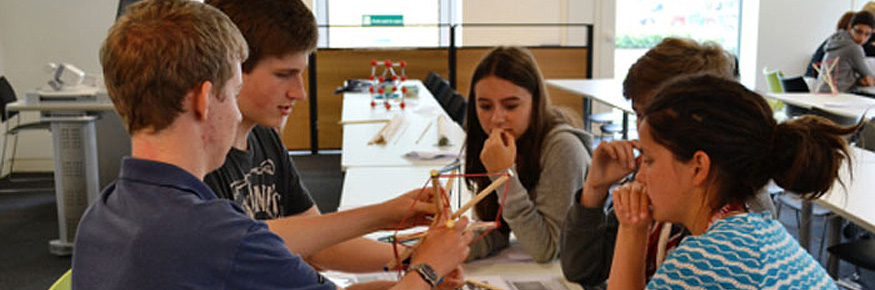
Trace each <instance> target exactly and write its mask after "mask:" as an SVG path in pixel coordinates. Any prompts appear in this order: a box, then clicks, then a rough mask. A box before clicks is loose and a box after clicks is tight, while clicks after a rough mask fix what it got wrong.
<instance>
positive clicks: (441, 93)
mask: <svg viewBox="0 0 875 290" xmlns="http://www.w3.org/2000/svg"><path fill="white" fill-rule="evenodd" d="M454 92H455V90H453V88H451V87H450V83H449V82H447V81H445V80H443V79H441V80H440V81H438V84H437V86H436V87H435V90H434V91H432V92H431V95H432V96H434V98H435V100H437V102H438V103H439V104H440V105H441V108H446V106H447V104H448V103H449V101H450V97H452V96H453V93H454Z"/></svg>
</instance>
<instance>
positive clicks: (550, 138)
mask: <svg viewBox="0 0 875 290" xmlns="http://www.w3.org/2000/svg"><path fill="white" fill-rule="evenodd" d="M542 150H543V152H542V154H541V174H540V180H539V181H538V184H537V185H535V188H534V190H533V191H534V192H533V193H534V195H535V198H534V199H531V198H530V195H529V192H528V191H527V190H526V188H525V187H523V184H522V183H521V182H520V180H519V177H518V176H514V177H513V178H511V179H510V180H509V181H508V183H507V184H508V186H509V188H508V192H507V201H505V203H504V208H503V210H502V213H501V216H502V218H504V220H505V221H506V222H507V225H508V226H509V227H510V229H511V231H512V232H513V233H514V235H515V236H516V237H517V240H518V241H519V243H520V245H521V246H522V247H523V249H525V250H526V252H528V253H529V254H530V255H532V258H534V260H535V261H536V262H539V263H544V262H549V261H551V260H553V259H555V258H556V257H557V256H558V255H559V236H560V232H561V229H562V224H563V222H564V220H565V215H566V212H567V211H568V207H569V206H570V205H571V204H572V203H574V201H573V198H574V195H575V193H577V192H579V191H580V190H581V189H582V188H583V180H584V176H586V172H587V170H588V169H589V164H590V161H591V160H592V136H590V135H589V133H586V132H584V131H582V130H579V129H575V128H573V127H571V126H568V125H559V126H556V127H555V128H553V129H552V130H550V132H548V133H547V136H546V137H545V138H544V146H542ZM512 169H513V170H514V171H516V170H515V169H516V168H512ZM494 179H497V177H496V178H493V180H494ZM502 188H503V187H499V189H498V190H496V192H497V193H499V194H501V193H502V191H501V189H502ZM508 239H509V237H508V236H507V235H504V234H502V233H500V232H499V231H497V230H495V231H492V232H491V233H490V234H489V235H487V236H485V237H484V238H483V239H482V240H480V241H479V242H477V243H475V244H474V245H473V246H471V254H470V256H469V259H472V260H473V259H478V258H482V257H485V256H488V255H490V254H492V253H495V252H497V251H498V250H501V249H504V248H506V247H507V246H508Z"/></svg>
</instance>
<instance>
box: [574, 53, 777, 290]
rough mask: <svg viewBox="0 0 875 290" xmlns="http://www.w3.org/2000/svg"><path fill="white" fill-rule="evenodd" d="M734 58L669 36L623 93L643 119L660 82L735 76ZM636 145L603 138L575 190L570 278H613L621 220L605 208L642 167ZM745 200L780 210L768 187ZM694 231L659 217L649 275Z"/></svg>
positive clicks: (755, 208)
mask: <svg viewBox="0 0 875 290" xmlns="http://www.w3.org/2000/svg"><path fill="white" fill-rule="evenodd" d="M734 62H735V58H734V57H733V56H732V55H731V54H730V53H729V52H727V51H725V50H723V48H721V47H720V46H719V45H717V44H716V43H713V42H704V43H698V42H696V41H694V40H691V39H685V38H673V37H669V38H665V39H663V40H662V41H661V42H660V43H659V44H658V45H656V46H655V47H653V48H651V49H650V50H648V51H647V53H645V54H644V55H643V56H641V58H639V59H638V61H636V62H635V64H633V65H632V66H631V67H630V68H629V73H628V75H627V76H626V79H625V80H624V81H623V95H624V97H626V99H628V100H630V101H632V108H633V109H634V110H635V112H636V113H637V115H638V116H639V120H641V119H640V116H641V115H642V113H643V110H644V108H645V107H646V106H647V103H648V102H649V101H650V99H652V98H653V95H654V93H656V90H657V89H658V88H659V86H660V85H662V84H664V83H666V82H668V81H669V80H671V79H673V78H676V77H678V76H683V75H688V74H694V73H710V74H712V75H714V76H717V77H721V78H725V79H727V80H734V79H735V77H736V76H735V72H734V70H733V68H734V67H735V65H734ZM635 148H638V140H614V141H603V142H601V144H599V146H598V148H596V150H595V152H594V153H593V158H592V165H591V166H590V168H589V172H588V173H587V176H586V181H585V182H584V188H583V190H582V192H581V193H580V194H579V195H577V196H575V198H574V201H575V202H574V203H573V204H572V205H571V207H570V209H569V210H568V214H567V215H566V217H565V224H564V225H563V228H562V238H561V243H560V246H561V252H562V255H560V256H559V259H560V260H561V261H562V272H563V274H565V277H566V278H567V279H568V280H570V281H574V282H577V283H579V284H581V285H582V286H583V287H584V288H586V289H603V288H604V282H605V280H606V279H607V278H608V274H609V272H610V269H611V259H612V258H613V256H614V242H615V240H616V235H617V228H618V224H617V218H616V216H615V214H614V212H613V210H612V209H610V207H611V206H610V204H608V208H609V210H608V211H605V209H604V208H605V205H606V204H607V203H608V202H607V200H608V194H609V189H610V188H611V187H612V186H615V185H616V184H618V183H621V182H622V181H623V180H625V179H627V177H628V176H629V175H630V174H633V173H634V172H635V171H636V170H637V169H638V161H637V160H636V155H635V153H634V151H633V149H635ZM745 203H746V205H747V208H748V209H749V210H750V211H752V212H772V213H774V212H775V211H774V205H773V204H772V201H771V197H770V196H769V193H768V192H766V191H765V190H760V191H758V192H757V194H756V195H755V197H754V198H751V199H750V200H747V201H745ZM688 235H689V231H687V230H686V229H685V228H684V226H683V225H681V224H677V223H670V222H654V223H653V225H651V226H650V232H649V234H648V241H647V246H646V247H647V250H646V253H645V254H646V261H645V265H646V271H645V273H646V274H645V275H646V277H648V278H649V277H650V276H652V275H653V273H655V272H656V269H657V268H658V267H659V265H660V264H661V263H662V261H663V260H665V257H666V255H668V254H669V253H671V250H672V249H674V247H675V246H677V245H678V243H680V242H681V240H683V238H684V237H686V236H688Z"/></svg>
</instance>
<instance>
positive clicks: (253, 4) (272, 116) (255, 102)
mask: <svg viewBox="0 0 875 290" xmlns="http://www.w3.org/2000/svg"><path fill="white" fill-rule="evenodd" d="M206 2H207V3H208V4H211V5H213V6H215V7H217V8H219V10H222V12H224V13H225V14H227V15H228V16H229V17H230V18H231V20H232V21H234V23H235V24H236V25H237V26H238V27H239V28H240V31H241V32H243V36H244V37H245V38H246V41H247V42H248V44H249V50H250V55H249V58H248V59H247V60H246V62H245V63H243V89H242V90H241V91H240V95H239V96H238V99H237V104H238V107H239V108H240V112H241V113H242V115H243V119H242V121H241V123H240V125H239V126H238V129H237V132H236V137H235V139H234V144H233V148H231V150H230V151H229V152H228V155H227V159H226V161H225V163H224V164H223V165H222V167H221V168H219V169H218V170H216V171H214V172H212V173H210V174H209V175H208V176H207V177H206V178H205V181H206V183H207V184H208V185H210V187H212V188H213V190H214V191H216V193H217V195H218V196H220V197H223V198H228V199H232V200H234V201H235V202H236V203H237V204H239V205H240V206H241V207H243V209H244V210H245V211H246V212H247V214H249V215H250V216H252V217H254V218H258V219H265V220H266V222H267V224H268V225H269V226H270V229H271V231H273V232H274V233H276V234H278V235H279V236H281V237H282V238H283V239H284V240H285V242H286V245H287V246H288V247H289V249H290V250H292V252H294V253H298V254H300V255H302V256H304V257H305V258H306V259H307V260H308V261H309V262H310V263H311V264H313V265H314V266H316V267H318V268H324V269H332V270H339V271H346V272H374V271H380V270H382V268H383V266H384V265H385V263H386V262H388V261H390V260H391V259H393V258H394V252H393V250H392V246H391V245H390V244H386V243H380V242H377V241H373V240H370V239H366V238H363V237H361V236H362V235H364V234H366V233H369V232H372V231H375V230H380V229H385V228H389V227H393V226H396V225H397V223H398V221H399V220H400V219H401V218H402V217H403V215H404V214H405V213H407V211H408V209H409V208H410V205H411V203H412V202H413V199H414V198H415V197H416V194H417V193H418V191H419V189H415V190H412V191H410V192H408V193H407V194H404V195H402V196H399V197H398V198H395V199H393V200H390V201H387V202H384V203H381V204H378V205H374V206H367V207H362V208H357V209H352V210H349V211H343V212H338V213H332V214H327V215H321V214H320V213H319V210H318V209H317V208H316V206H315V205H314V203H313V201H312V199H311V197H310V194H309V192H308V191H307V189H306V188H305V187H304V186H303V184H302V183H301V180H300V176H299V174H298V172H297V171H296V170H295V167H294V165H293V164H292V162H291V160H290V159H289V157H288V155H287V150H286V147H285V146H284V145H283V144H282V141H281V139H280V137H279V134H278V133H277V132H276V130H275V129H273V128H279V127H281V126H283V125H284V124H285V123H286V120H287V119H288V116H289V114H291V112H292V108H293V106H294V104H295V102H296V101H297V100H303V99H304V97H305V96H306V93H305V91H304V81H303V72H304V70H305V69H306V68H307V61H308V55H309V54H310V53H311V52H312V51H313V50H315V47H316V40H317V31H316V24H315V19H314V17H313V15H312V12H310V10H309V9H308V8H307V7H306V6H304V4H303V3H301V2H300V1H299V0H291V1H289V0H259V1H252V0H247V1H244V0H207V1H206ZM431 211H433V206H432V205H431V204H429V203H427V202H419V203H417V204H416V207H415V208H414V214H415V217H414V219H415V220H417V221H418V222H419V223H420V224H427V221H426V219H425V217H426V216H427V215H429V214H430V212H431ZM313 225H320V226H321V227H319V226H317V227H315V228H318V230H312V229H313V228H314V227H313ZM301 229H307V231H305V232H303V231H301ZM465 235H466V236H465V237H466V238H469V236H470V233H466V234H465ZM467 251H468V249H467V248H466V249H465V250H464V252H465V253H467ZM465 255H467V254H465ZM414 262H416V261H414ZM438 272H440V271H438ZM447 273H449V272H444V274H447ZM460 274H461V273H460V272H459V271H455V270H454V271H453V272H452V273H449V274H448V275H447V276H446V277H444V282H443V283H442V284H441V285H442V286H447V287H455V286H460V285H461V282H462V281H461V275H460Z"/></svg>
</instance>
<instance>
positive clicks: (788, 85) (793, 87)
mask: <svg viewBox="0 0 875 290" xmlns="http://www.w3.org/2000/svg"><path fill="white" fill-rule="evenodd" d="M781 84H782V85H783V86H784V92H785V93H809V92H811V90H809V89H808V84H807V83H805V79H804V78H803V77H802V76H795V77H789V78H781Z"/></svg>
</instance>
